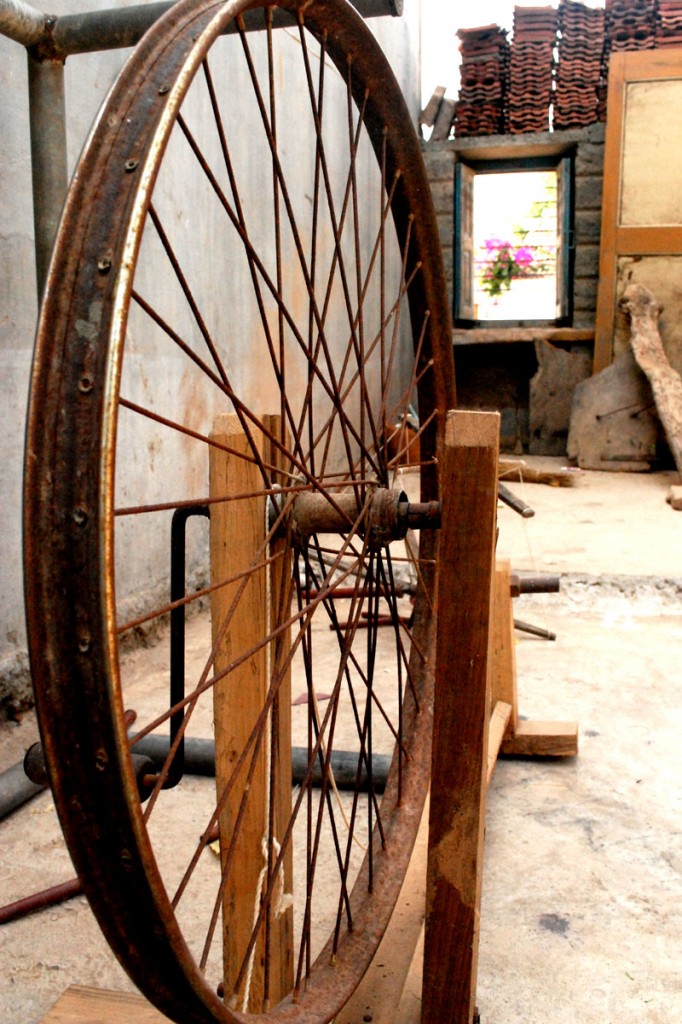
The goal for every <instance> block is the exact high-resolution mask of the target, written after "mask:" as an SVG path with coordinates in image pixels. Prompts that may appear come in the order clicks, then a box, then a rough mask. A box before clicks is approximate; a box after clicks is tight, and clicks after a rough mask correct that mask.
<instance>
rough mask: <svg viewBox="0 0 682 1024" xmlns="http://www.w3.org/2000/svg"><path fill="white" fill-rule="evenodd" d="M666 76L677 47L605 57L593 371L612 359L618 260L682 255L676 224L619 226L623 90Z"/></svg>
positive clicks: (679, 70)
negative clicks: (606, 79)
mask: <svg viewBox="0 0 682 1024" xmlns="http://www.w3.org/2000/svg"><path fill="white" fill-rule="evenodd" d="M671 78H674V79H682V49H674V48H673V49H664V50H639V51H632V52H623V53H612V54H611V58H610V64H609V84H608V106H607V114H606V136H605V144H604V196H603V201H602V223H601V242H600V246H599V288H598V292H597V314H596V322H595V339H594V372H595V373H598V372H599V371H600V370H603V369H605V368H606V367H607V366H609V365H610V363H611V362H612V360H613V339H614V327H615V315H616V299H617V294H616V293H617V286H618V259H619V257H621V256H661V255H663V256H664V255H673V254H675V255H679V254H682V225H674V226H667V227H658V226H652V227H640V226H638V227H623V226H621V225H620V224H619V211H620V205H621V190H622V173H621V171H622V162H623V141H624V137H625V127H626V113H627V111H626V98H627V87H628V85H630V84H631V83H633V82H644V81H662V80H665V79H671ZM681 183H682V180H681Z"/></svg>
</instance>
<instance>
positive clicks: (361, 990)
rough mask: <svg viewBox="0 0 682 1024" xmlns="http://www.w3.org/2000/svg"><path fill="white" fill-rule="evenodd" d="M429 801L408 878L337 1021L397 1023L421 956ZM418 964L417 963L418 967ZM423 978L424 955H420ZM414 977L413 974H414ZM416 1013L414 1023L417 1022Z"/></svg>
mask: <svg viewBox="0 0 682 1024" xmlns="http://www.w3.org/2000/svg"><path fill="white" fill-rule="evenodd" d="M428 822H429V804H428V801H427V803H426V806H425V808H424V813H423V814H422V820H421V824H420V826H419V832H418V833H417V839H416V842H415V846H414V851H413V853H412V857H411V860H410V864H409V867H408V869H407V873H406V875H405V880H404V882H403V886H402V889H401V890H400V896H399V897H398V902H397V903H396V907H395V910H394V911H393V915H392V917H391V920H390V923H389V925H388V928H387V929H386V933H385V934H384V937H383V939H382V940H381V944H380V946H379V948H378V950H377V952H376V955H375V956H374V959H373V960H372V963H371V965H370V968H369V970H368V971H367V973H366V974H365V976H364V978H363V979H362V981H361V982H360V984H359V986H358V988H357V989H356V991H355V992H354V994H353V995H352V996H351V998H350V1000H349V1002H348V1003H346V1005H345V1006H344V1008H343V1010H342V1011H341V1012H340V1013H339V1014H337V1015H336V1017H335V1018H334V1024H362V1021H367V1020H368V1019H371V1020H372V1024H396V1014H397V1012H398V1005H399V1003H400V1001H401V998H402V994H403V990H404V987H405V982H406V979H407V977H408V974H409V972H410V970H411V969H412V968H413V966H414V962H415V958H416V957H417V956H418V950H417V947H418V945H419V941H420V938H421V937H422V933H423V927H424V907H425V901H426V859H427V852H428V833H429V830H428ZM416 969H417V968H416V967H415V970H416ZM418 969H419V980H420V981H421V959H418ZM413 980H414V978H413ZM418 1021H419V1018H418V1017H417V1019H416V1021H415V1024H418Z"/></svg>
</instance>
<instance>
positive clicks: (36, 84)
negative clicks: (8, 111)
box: [28, 53, 68, 300]
mask: <svg viewBox="0 0 682 1024" xmlns="http://www.w3.org/2000/svg"><path fill="white" fill-rule="evenodd" d="M28 95H29V110H30V121H31V167H32V178H33V223H34V230H35V246H36V279H37V282H38V298H39V300H40V298H41V296H42V294H43V288H44V286H45V281H46V280H47V270H48V267H49V264H50V255H51V253H52V245H53V243H54V240H55V237H56V234H57V228H58V227H59V219H60V217H61V212H62V206H63V205H64V198H65V196H66V190H67V187H68V174H67V162H66V109H65V104H64V65H63V63H62V62H61V61H43V62H39V61H37V60H35V59H34V58H33V56H32V55H31V54H30V53H29V55H28Z"/></svg>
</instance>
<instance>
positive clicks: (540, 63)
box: [507, 7, 557, 134]
mask: <svg viewBox="0 0 682 1024" xmlns="http://www.w3.org/2000/svg"><path fill="white" fill-rule="evenodd" d="M556 31H557V12H556V10H555V9H554V8H553V7H515V8H514V38H513V42H512V46H511V59H510V64H509V94H508V95H509V98H508V108H507V128H508V131H509V132H511V133H512V134H519V133H522V132H542V131H547V129H548V128H549V106H550V103H551V100H552V67H553V61H554V58H553V51H554V47H555V45H556Z"/></svg>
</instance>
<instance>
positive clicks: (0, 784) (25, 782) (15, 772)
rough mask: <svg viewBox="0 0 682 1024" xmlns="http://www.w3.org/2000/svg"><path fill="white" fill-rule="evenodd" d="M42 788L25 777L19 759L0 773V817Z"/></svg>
mask: <svg viewBox="0 0 682 1024" xmlns="http://www.w3.org/2000/svg"><path fill="white" fill-rule="evenodd" d="M44 788H45V787H44V786H40V785H36V783H35V782H31V780H30V779H28V778H27V777H26V773H25V771H24V765H23V762H21V761H20V762H19V764H15V765H13V766H12V767H11V768H8V769H7V771H4V772H2V774H0V818H5V817H6V816H7V815H8V814H11V813H12V811H15V810H16V809H17V807H21V805H22V804H25V803H26V802H27V801H28V800H30V799H31V798H32V797H34V796H36V794H38V793H42V791H43V789H44Z"/></svg>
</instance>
